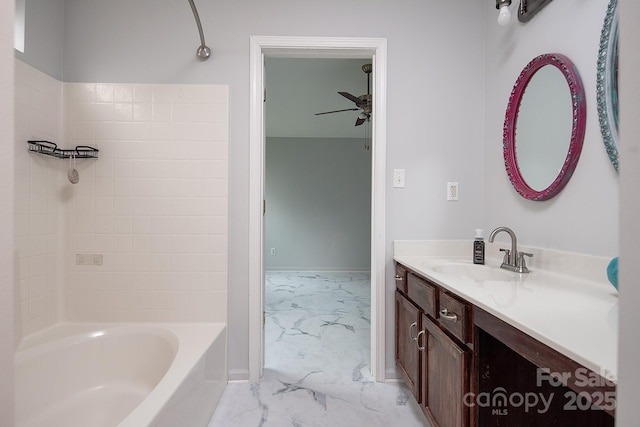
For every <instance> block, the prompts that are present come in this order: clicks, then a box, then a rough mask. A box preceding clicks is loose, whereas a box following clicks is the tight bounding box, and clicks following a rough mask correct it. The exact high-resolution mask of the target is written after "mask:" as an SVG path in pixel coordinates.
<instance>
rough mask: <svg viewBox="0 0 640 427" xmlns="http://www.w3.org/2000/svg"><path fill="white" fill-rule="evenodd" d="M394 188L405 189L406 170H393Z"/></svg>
mask: <svg viewBox="0 0 640 427" xmlns="http://www.w3.org/2000/svg"><path fill="white" fill-rule="evenodd" d="M393 187H394V188H404V169H394V170H393Z"/></svg>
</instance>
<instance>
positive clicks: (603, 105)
mask: <svg viewBox="0 0 640 427" xmlns="http://www.w3.org/2000/svg"><path fill="white" fill-rule="evenodd" d="M617 3H618V1H617V0H611V1H610V2H609V7H608V8H607V14H606V16H605V18H604V25H603V26H602V33H601V34H600V50H599V51H598V71H597V73H596V82H597V85H596V86H597V87H596V95H597V96H596V98H597V101H598V119H599V121H600V132H601V133H602V139H603V141H604V146H605V149H606V150H607V155H608V156H609V159H610V160H611V163H612V164H613V167H614V168H615V170H616V172H618V7H617Z"/></svg>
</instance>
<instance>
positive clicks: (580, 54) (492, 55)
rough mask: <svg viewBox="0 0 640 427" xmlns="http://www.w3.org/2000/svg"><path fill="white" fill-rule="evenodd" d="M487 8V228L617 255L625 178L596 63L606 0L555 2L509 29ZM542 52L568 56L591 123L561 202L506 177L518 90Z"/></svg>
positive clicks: (538, 242)
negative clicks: (524, 192)
mask: <svg viewBox="0 0 640 427" xmlns="http://www.w3.org/2000/svg"><path fill="white" fill-rule="evenodd" d="M490 3H491V2H485V7H486V28H487V30H486V31H487V32H486V37H487V40H486V52H487V56H486V67H485V76H486V79H485V81H486V103H485V133H484V141H485V142H484V144H485V152H484V161H485V188H486V190H485V196H486V199H485V200H486V213H485V217H486V223H485V228H486V229H492V228H494V227H497V226H501V225H506V226H509V227H511V228H512V229H513V230H514V231H515V232H516V234H517V236H518V242H520V243H522V244H526V245H531V246H540V247H547V248H554V249H560V250H568V251H574V252H584V253H588V254H594V255H603V256H612V257H613V256H616V255H618V214H619V209H618V176H617V174H616V172H615V170H614V168H613V166H612V165H611V162H610V161H609V158H608V157H607V154H606V151H605V148H604V144H603V142H602V136H601V134H600V128H599V124H598V113H597V108H596V64H597V58H598V57H597V55H598V49H599V43H600V31H601V29H602V24H603V23H604V16H605V13H606V10H607V3H608V2H607V1H597V2H596V1H592V2H584V1H583V0H563V1H554V2H551V3H549V5H548V6H547V7H545V8H544V9H543V10H542V11H540V12H539V13H538V14H537V15H536V16H535V18H534V19H533V20H532V21H530V22H528V23H526V24H521V23H519V22H518V21H517V19H515V13H516V10H517V9H516V7H517V4H518V3H517V2H514V3H513V4H512V6H511V9H512V14H513V15H514V19H513V20H512V22H511V24H510V25H509V26H507V27H501V26H498V25H497V24H496V22H495V20H496V18H497V11H495V9H494V6H493V4H490ZM543 53H562V54H564V55H566V56H568V57H569V58H570V59H571V60H572V61H573V63H574V64H575V66H576V67H577V69H578V72H579V73H580V76H581V77H582V82H583V85H584V89H585V92H586V93H585V97H586V101H587V125H586V133H585V139H584V145H583V148H582V154H581V156H580V161H579V162H578V165H577V167H576V170H575V172H574V174H573V176H572V178H571V180H570V181H569V183H568V184H567V186H566V187H565V188H564V190H563V191H562V192H561V193H560V194H559V195H557V196H556V197H555V198H553V199H551V200H549V201H545V202H533V201H528V200H525V199H524V198H522V197H520V196H519V195H518V194H517V193H516V191H515V190H514V189H513V187H512V185H511V182H510V181H509V178H508V176H507V174H506V172H505V168H504V160H503V156H502V126H503V123H504V115H505V109H506V106H507V102H508V100H509V95H510V93H511V89H512V88H513V84H514V83H515V81H516V79H517V77H518V75H519V74H520V72H521V71H522V69H523V68H524V67H525V66H526V65H527V63H528V62H529V61H531V60H532V59H533V58H534V57H536V56H538V55H540V54H543Z"/></svg>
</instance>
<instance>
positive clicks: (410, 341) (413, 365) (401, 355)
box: [396, 291, 422, 402]
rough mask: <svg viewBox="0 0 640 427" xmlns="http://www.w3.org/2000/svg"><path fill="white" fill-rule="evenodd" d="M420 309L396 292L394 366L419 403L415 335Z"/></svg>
mask: <svg viewBox="0 0 640 427" xmlns="http://www.w3.org/2000/svg"><path fill="white" fill-rule="evenodd" d="M420 314H421V311H420V308H419V307H418V306H416V305H415V304H414V303H413V302H411V301H410V300H409V299H408V298H406V297H405V296H403V295H402V294H401V293H400V292H399V291H396V365H397V366H398V368H400V371H401V372H402V376H403V377H404V379H405V382H406V383H407V386H409V388H410V389H411V392H412V393H413V396H414V397H415V398H416V399H417V400H418V402H419V401H420V351H419V350H418V346H417V345H416V342H417V335H418V331H420V328H421V327H422V325H421V321H420Z"/></svg>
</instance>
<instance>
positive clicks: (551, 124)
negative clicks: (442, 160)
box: [503, 53, 586, 200]
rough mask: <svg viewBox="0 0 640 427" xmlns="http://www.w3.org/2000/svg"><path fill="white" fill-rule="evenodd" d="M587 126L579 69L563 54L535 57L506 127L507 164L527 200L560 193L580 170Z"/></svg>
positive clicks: (520, 81) (509, 107)
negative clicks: (575, 172)
mask: <svg viewBox="0 0 640 427" xmlns="http://www.w3.org/2000/svg"><path fill="white" fill-rule="evenodd" d="M585 124H586V101H585V97H584V88H583V86H582V81H581V80H580V76H579V74H578V71H577V70H576V68H575V66H574V65H573V63H572V62H571V60H569V58H567V57H566V56H564V55H561V54H558V53H553V54H544V55H540V56H538V57H536V58H534V59H533V60H532V61H531V62H529V63H528V64H527V66H526V67H525V68H524V69H523V70H522V72H521V73H520V76H519V77H518V79H517V80H516V83H515V85H514V86H513V90H512V91H511V96H510V98H509V103H508V105H507V112H506V116H505V121H504V128H503V153H504V162H505V167H506V170H507V174H508V175H509V179H510V180H511V183H512V184H513V187H514V188H515V190H516V191H517V192H518V193H519V194H520V195H521V196H522V197H524V198H525V199H529V200H547V199H550V198H551V197H553V196H555V195H556V194H558V193H559V192H560V191H561V190H562V189H563V188H564V186H565V185H566V184H567V182H568V181H569V179H570V178H571V175H572V174H573V171H574V170H575V167H576V164H577V163H578V159H579V158H580V152H581V150H582V142H583V141H584V132H585Z"/></svg>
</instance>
